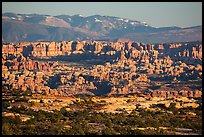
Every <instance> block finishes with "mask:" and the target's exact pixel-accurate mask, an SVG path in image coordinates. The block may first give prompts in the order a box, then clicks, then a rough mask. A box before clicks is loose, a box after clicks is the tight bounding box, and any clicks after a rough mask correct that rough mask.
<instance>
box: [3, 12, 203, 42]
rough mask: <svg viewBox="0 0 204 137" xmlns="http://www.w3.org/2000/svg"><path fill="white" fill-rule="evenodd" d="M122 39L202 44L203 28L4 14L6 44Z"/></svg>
mask: <svg viewBox="0 0 204 137" xmlns="http://www.w3.org/2000/svg"><path fill="white" fill-rule="evenodd" d="M16 26H17V28H16ZM39 28H40V29H41V30H40V29H39ZM38 31H40V32H41V33H40V34H39V32H38ZM35 34H37V35H35ZM120 38H129V39H130V40H133V41H138V42H144V43H149V42H154V43H160V42H176V41H179V42H180V41H181V42H183V41H197V40H202V25H198V26H192V27H186V28H182V27H177V26H172V27H159V28H158V27H152V26H150V25H148V24H147V23H144V22H140V21H136V20H130V19H126V18H120V17H114V16H101V15H91V16H87V17H84V16H81V15H79V14H76V15H73V16H70V15H56V16H51V15H42V14H17V13H3V14H2V41H3V42H16V41H17V42H22V41H39V40H46V41H63V40H96V39H107V40H110V41H113V40H117V39H120Z"/></svg>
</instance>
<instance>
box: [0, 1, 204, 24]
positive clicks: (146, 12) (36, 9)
mask: <svg viewBox="0 0 204 137" xmlns="http://www.w3.org/2000/svg"><path fill="white" fill-rule="evenodd" d="M4 12H14V13H22V14H23V13H26V14H30V13H38V14H47V15H62V14H64V15H75V14H81V15H83V16H90V15H95V14H98V15H102V16H103V15H108V16H116V17H121V18H127V19H132V20H137V21H142V22H146V23H147V24H149V25H151V26H153V27H166V26H179V27H189V26H196V25H202V2H2V13H4Z"/></svg>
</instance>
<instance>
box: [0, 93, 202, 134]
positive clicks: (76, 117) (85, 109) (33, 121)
mask: <svg viewBox="0 0 204 137" xmlns="http://www.w3.org/2000/svg"><path fill="white" fill-rule="evenodd" d="M11 100H12V99H11ZM105 103H106V102H104V101H101V102H94V101H93V100H92V98H91V97H83V98H80V100H78V101H75V102H74V103H73V104H72V105H70V106H69V107H70V108H71V111H67V110H66V107H63V108H61V110H59V111H58V110H53V111H52V112H48V111H43V110H39V111H34V110H32V109H30V108H29V107H27V106H26V105H21V106H20V107H18V106H13V107H12V108H10V109H7V107H6V106H9V105H10V103H9V102H8V101H7V102H3V104H2V105H3V106H2V108H4V109H3V110H4V111H6V112H12V113H18V114H21V115H22V114H24V115H28V116H31V118H30V119H29V120H27V121H22V120H21V118H20V116H14V117H12V116H3V117H2V134H3V135H147V134H148V135H161V134H163V135H166V134H174V133H175V132H174V131H175V129H176V128H189V129H192V130H193V132H195V133H201V132H202V106H199V107H198V108H192V107H189V108H180V109H177V108H175V104H174V103H172V104H170V106H169V107H168V108H166V107H164V106H162V105H158V106H157V107H160V108H161V110H158V111H155V112H153V111H150V110H146V109H142V108H136V109H135V110H134V111H132V113H130V114H128V113H127V112H126V111H124V110H123V109H120V108H119V109H118V113H102V112H96V111H95V110H97V108H99V107H102V106H103V105H104V104H105ZM200 105H202V103H201V104H200ZM168 112H173V113H168ZM189 112H190V113H195V114H196V115H189ZM148 127H154V129H145V130H140V129H139V128H148ZM160 127H168V128H169V130H164V129H161V128H160ZM170 131H171V132H170Z"/></svg>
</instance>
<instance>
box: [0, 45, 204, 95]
mask: <svg viewBox="0 0 204 137" xmlns="http://www.w3.org/2000/svg"><path fill="white" fill-rule="evenodd" d="M40 60H41V61H40ZM42 60H44V61H42ZM53 60H54V61H53ZM86 60H89V61H90V60H97V61H101V62H103V64H102V65H99V64H97V65H92V67H88V68H87V67H86V66H85V65H86V63H87V64H88V62H87V61H86ZM51 61H52V62H51ZM58 61H67V62H69V61H74V62H78V61H81V62H83V63H84V65H81V66H80V65H78V66H74V67H71V66H68V65H67V64H66V62H65V63H58ZM2 70H3V71H2V77H3V80H2V81H3V82H2V83H3V84H4V85H7V86H8V87H10V88H22V89H25V90H26V89H32V90H33V91H35V92H47V93H49V94H62V95H66V94H79V93H86V94H96V95H103V94H108V95H111V94H138V95H140V96H141V95H144V96H151V97H165V98H169V97H178V96H185V97H201V96H202V91H200V88H199V86H198V85H199V84H198V85H197V86H195V85H196V84H194V85H191V83H193V82H194V81H198V82H199V81H201V80H202V45H201V43H199V42H197V43H196V42H194V43H193V42H192V43H170V44H156V45H154V44H145V43H139V42H133V41H125V42H124V41H123V42H121V41H118V42H105V41H91V42H90V41H62V42H24V43H8V44H3V45H2ZM38 72H40V73H42V74H40V73H38ZM158 81H160V82H163V81H164V82H167V83H168V82H171V83H170V85H174V84H179V83H181V82H184V83H187V84H186V87H194V88H192V89H191V88H189V89H187V90H184V88H183V89H176V88H173V89H174V90H173V89H172V88H167V87H168V84H167V86H166V87H160V88H158V89H155V87H157V86H158V84H157V83H158ZM194 83H195V82H194ZM188 85H189V86H188ZM39 87H41V88H39ZM41 89H42V90H41ZM149 89H150V90H149Z"/></svg>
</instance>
